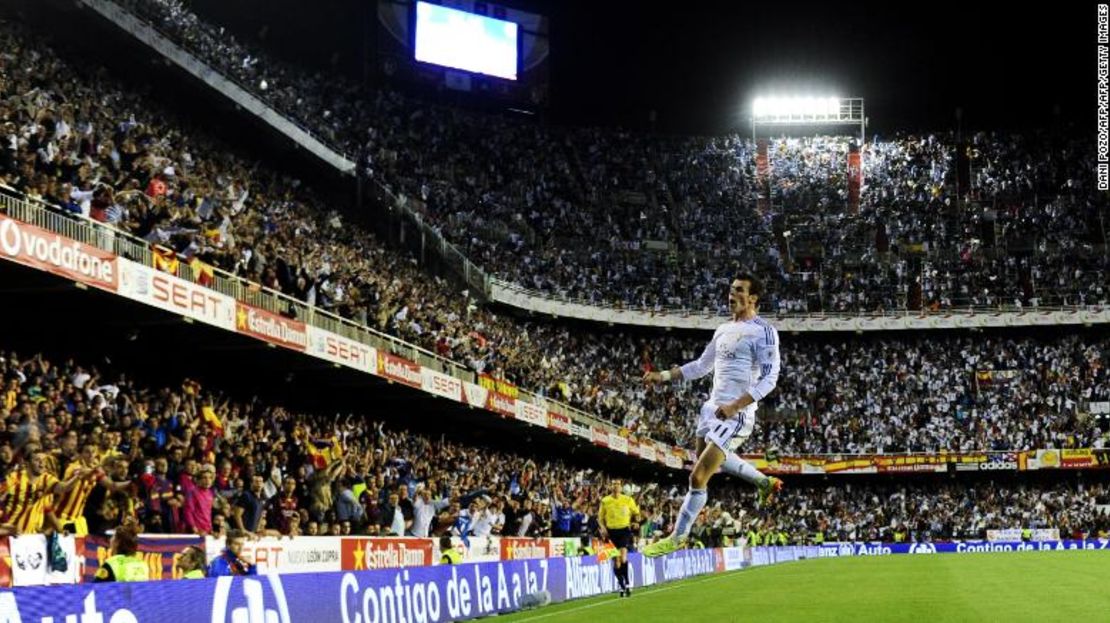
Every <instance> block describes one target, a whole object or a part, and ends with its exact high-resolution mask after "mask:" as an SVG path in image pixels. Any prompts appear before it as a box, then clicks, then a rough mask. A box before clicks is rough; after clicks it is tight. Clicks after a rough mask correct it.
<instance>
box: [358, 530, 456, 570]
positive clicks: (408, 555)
mask: <svg viewBox="0 0 1110 623" xmlns="http://www.w3.org/2000/svg"><path fill="white" fill-rule="evenodd" d="M434 558H435V557H434V548H433V541H432V539H418V538H411V539H405V538H374V539H359V538H346V539H343V543H342V545H341V551H340V559H341V561H342V565H343V570H344V571H362V570H367V569H391V568H397V567H420V566H426V565H432V564H435V562H436V561H435V559H434Z"/></svg>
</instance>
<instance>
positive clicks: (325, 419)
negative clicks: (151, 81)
mask: <svg viewBox="0 0 1110 623" xmlns="http://www.w3.org/2000/svg"><path fill="white" fill-rule="evenodd" d="M0 379H2V380H3V392H2V393H0V400H2V401H0V423H2V424H3V432H0V474H3V479H2V484H0V513H2V514H0V531H3V532H4V533H15V532H19V533H26V532H38V531H42V530H66V531H71V532H78V533H84V532H86V531H87V532H88V533H91V534H102V533H104V532H105V531H107V530H111V529H113V528H114V527H116V526H118V525H120V524H122V523H134V524H135V525H136V526H137V527H139V528H140V529H141V531H143V532H149V533H195V534H211V535H217V536H220V535H224V534H226V533H227V531H228V530H230V529H236V530H244V531H247V532H250V533H252V534H255V535H269V536H296V535H320V534H328V535H347V534H368V535H413V536H442V535H455V536H462V537H468V536H471V535H476V536H489V535H506V536H510V535H519V536H548V535H553V536H579V535H583V534H596V533H597V529H596V517H595V514H596V509H597V507H598V503H599V502H600V498H601V496H602V495H605V494H606V493H607V492H608V491H610V490H611V479H610V477H609V476H607V475H606V474H604V473H602V472H600V471H598V470H595V469H592V468H582V467H579V466H575V465H572V464H571V463H568V462H566V461H563V460H560V459H556V460H543V459H538V458H535V457H526V456H522V455H520V454H514V453H506V452H499V451H496V450H493V449H491V448H479V447H474V446H468V445H465V444H462V443H457V442H454V441H450V440H448V439H446V438H445V437H441V438H440V439H438V440H437V439H433V438H429V437H427V436H423V435H418V434H412V433H409V432H406V431H403V430H389V429H386V428H385V427H384V426H383V425H382V424H381V423H380V422H375V421H373V420H372V419H370V418H369V417H366V416H364V415H358V416H354V415H347V416H339V415H321V414H306V413H293V412H290V411H288V410H286V409H284V408H282V407H281V406H279V405H274V404H269V403H267V402H266V401H265V400H264V399H259V398H257V397H254V398H252V399H250V400H243V399H239V398H236V397H231V396H227V395H225V394H223V393H221V392H220V391H219V390H218V389H214V388H211V387H205V386H202V385H201V384H200V383H199V382H197V381H195V380H191V379H185V380H184V381H183V382H182V383H181V385H180V386H178V387H161V388H154V387H147V386H144V385H143V384H141V382H139V381H137V380H136V379H135V378H134V377H132V376H130V375H128V374H125V373H122V372H117V371H112V370H109V369H107V368H102V367H97V366H89V365H87V364H85V363H80V362H75V361H74V360H72V359H69V360H65V361H64V362H52V361H50V360H48V359H46V358H44V357H43V356H41V355H34V356H31V357H21V356H20V355H19V354H17V353H14V352H4V353H3V354H2V356H0ZM722 479H723V478H722ZM722 484H723V485H724V486H721V487H720V488H719V491H720V493H719V494H718V490H717V489H715V491H714V496H715V497H714V504H712V505H711V506H710V508H709V510H708V511H707V512H706V513H705V514H704V515H703V518H702V521H701V522H700V524H699V526H698V528H696V530H695V536H696V537H697V538H699V539H700V540H702V541H703V542H704V543H706V544H707V545H713V544H719V543H721V542H722V539H725V538H735V537H736V536H740V535H744V534H746V533H747V531H749V530H751V531H754V532H757V533H759V532H762V533H763V534H764V536H766V535H776V538H777V535H778V534H779V532H785V533H787V534H788V535H790V536H789V538H791V539H793V540H804V539H812V538H814V537H815V535H816V534H817V533H821V534H822V535H823V538H825V539H828V540H834V539H864V538H866V539H880V538H881V539H888V540H893V539H894V538H895V536H896V535H895V533H896V532H901V533H903V534H902V536H899V537H897V538H900V539H907V538H912V539H922V540H925V539H930V538H933V539H939V538H956V537H964V538H975V537H981V536H982V535H983V531H984V530H986V529H989V528H1012V527H1034V528H1036V527H1057V528H1060V529H1061V531H1062V532H1063V533H1065V534H1072V533H1073V532H1075V531H1082V532H1085V533H1088V534H1092V535H1094V534H1102V535H1105V532H1106V531H1107V530H1108V529H1110V523H1108V521H1110V518H1108V517H1107V516H1106V515H1105V514H1099V513H1097V512H1096V507H1097V506H1098V505H1104V504H1107V503H1110V499H1108V495H1110V489H1108V488H1107V487H1106V486H1105V484H1099V482H1098V481H1096V482H1095V483H1093V484H1090V485H1088V486H1086V487H1084V488H1078V489H1077V488H1075V487H1074V486H1073V485H1070V484H1061V483H1056V484H1051V485H1048V484H1044V485H1042V484H1017V485H1015V484H1001V483H1000V484H996V483H993V482H986V483H984V482H981V481H979V482H977V483H973V484H963V483H946V484H943V485H937V484H928V483H924V484H922V483H918V484H883V485H866V486H860V485H856V484H853V483H851V482H847V481H844V482H841V483H838V484H837V485H836V486H828V485H826V484H821V485H820V486H815V485H808V484H805V483H804V482H802V481H798V486H797V487H793V486H792V487H793V488H790V489H787V491H786V493H785V494H784V496H783V497H782V498H781V499H780V501H779V502H778V503H777V504H776V505H775V507H774V508H773V509H762V510H759V511H757V510H755V509H754V507H753V493H752V490H751V489H750V488H749V487H745V486H743V485H741V484H739V483H735V482H726V483H722ZM630 485H631V488H632V490H633V491H634V492H635V495H636V497H637V498H638V499H639V501H640V505H641V507H642V508H643V521H642V525H641V535H643V536H644V537H645V538H646V537H651V536H653V535H655V534H656V533H658V532H665V531H667V530H668V529H669V528H670V525H671V522H672V521H673V520H674V517H675V513H677V511H678V507H679V505H680V502H681V497H682V487H680V486H679V485H678V484H659V483H650V484H647V483H630Z"/></svg>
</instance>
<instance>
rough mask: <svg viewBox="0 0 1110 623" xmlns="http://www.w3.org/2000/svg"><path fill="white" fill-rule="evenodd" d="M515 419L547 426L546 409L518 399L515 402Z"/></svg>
mask: <svg viewBox="0 0 1110 623" xmlns="http://www.w3.org/2000/svg"><path fill="white" fill-rule="evenodd" d="M516 419H518V420H524V421H525V422H528V423H529V424H535V425H536V426H544V427H546V426H547V409H544V408H543V407H538V406H536V405H534V404H532V403H530V402H524V401H523V400H518V401H517V402H516Z"/></svg>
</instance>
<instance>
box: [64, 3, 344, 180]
mask: <svg viewBox="0 0 1110 623" xmlns="http://www.w3.org/2000/svg"><path fill="white" fill-rule="evenodd" d="M79 2H81V3H83V4H86V5H88V6H89V7H91V8H93V9H94V10H96V11H98V12H100V14H101V15H103V16H104V17H106V18H108V19H109V20H111V21H112V22H113V23H115V24H116V25H117V26H119V27H120V28H123V29H124V30H127V31H128V32H129V33H131V34H132V35H136V33H134V32H132V31H131V30H130V29H129V28H128V27H127V24H125V23H121V22H120V21H119V20H117V19H113V17H114V16H112V15H111V13H112V12H113V10H114V11H115V12H118V14H119V15H120V16H123V17H129V18H131V19H133V20H135V22H138V23H141V24H142V25H143V26H145V27H147V28H149V29H150V30H152V31H153V32H155V33H156V34H158V35H159V36H160V37H162V38H163V39H165V41H166V43H168V44H169V45H172V46H174V47H175V48H177V49H178V50H179V51H181V52H183V53H184V54H186V55H188V56H189V57H190V58H191V59H193V60H194V61H196V62H197V64H199V65H200V66H201V67H203V68H204V69H205V70H206V72H205V73H212V74H216V75H218V76H219V77H220V78H221V79H223V80H225V81H227V82H229V83H231V84H233V85H235V86H236V87H238V88H239V89H240V90H242V91H243V92H244V93H245V94H246V95H247V96H249V97H251V98H253V99H255V100H256V101H257V102H258V103H259V104H261V105H262V106H264V107H266V108H268V109H270V110H272V111H274V112H275V113H277V115H278V116H279V117H281V119H282V120H283V121H285V122H286V123H288V124H290V125H292V126H294V127H296V128H297V129H298V130H299V131H301V132H303V133H304V134H305V135H307V136H309V137H311V138H312V139H313V140H315V141H317V142H318V143H319V144H320V145H321V146H322V147H323V148H325V149H327V150H329V151H331V152H332V153H334V154H335V155H336V156H337V157H338V158H339V159H341V160H345V161H347V162H350V163H353V165H354V167H353V168H354V170H357V168H358V163H357V162H356V161H355V160H353V159H352V158H351V155H350V154H348V153H347V152H346V150H344V149H343V148H342V147H340V146H339V145H337V144H336V142H335V141H334V140H333V139H330V138H327V137H324V136H321V135H320V134H318V133H317V132H316V131H315V130H313V129H311V128H309V127H307V126H306V125H305V124H304V123H302V122H300V121H298V120H296V119H294V118H292V117H290V115H289V114H288V113H286V112H285V111H284V110H279V109H278V105H277V103H276V102H274V101H273V100H271V99H269V98H266V97H265V96H264V95H261V94H259V92H258V89H257V88H256V87H254V86H251V85H247V84H243V82H242V81H241V80H240V79H239V78H237V77H235V76H233V75H231V74H230V73H228V72H226V71H224V70H223V69H222V68H220V67H216V66H215V65H212V64H210V63H208V62H207V61H206V60H204V59H203V58H201V54H202V53H203V50H199V49H195V48H194V47H192V45H191V44H192V42H191V41H188V40H187V39H182V38H179V37H175V36H174V35H173V34H172V33H169V32H166V31H165V30H163V29H162V28H161V27H160V26H159V25H158V24H156V23H155V22H154V21H152V20H153V18H157V19H162V17H163V16H162V15H158V14H151V15H146V14H143V13H140V12H136V11H135V10H134V9H135V8H136V7H133V6H130V5H125V4H121V3H119V2H115V1H113V0H79ZM140 40H141V38H140ZM155 51H159V50H157V49H156V50H155ZM159 52H160V51H159ZM163 56H165V54H163ZM194 75H198V76H199V75H201V74H198V73H196V72H194ZM294 140H296V139H295V138H294ZM340 170H341V171H342V172H344V173H348V172H350V171H343V170H342V169H340Z"/></svg>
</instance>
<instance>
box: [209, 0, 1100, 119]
mask: <svg viewBox="0 0 1110 623" xmlns="http://www.w3.org/2000/svg"><path fill="white" fill-rule="evenodd" d="M191 4H192V5H193V6H194V7H195V8H196V9H197V10H198V11H199V12H201V14H202V15H206V16H208V17H209V18H212V19H215V21H217V22H219V23H224V24H227V25H229V26H231V27H232V28H233V30H235V31H236V32H237V33H239V34H241V35H243V36H244V37H245V38H248V39H250V38H254V37H256V36H257V34H258V33H259V32H262V31H263V30H262V29H263V27H265V33H266V38H267V45H268V46H269V47H270V48H271V49H274V50H278V52H279V53H281V54H284V55H286V56H287V57H291V58H293V59H296V60H299V61H302V62H309V63H317V64H320V63H321V62H322V59H338V63H337V64H336V65H335V66H337V67H341V68H344V70H345V71H348V72H351V73H358V71H359V70H358V69H357V67H358V66H359V61H358V59H359V58H360V55H359V52H358V49H359V47H358V46H359V43H360V41H361V40H362V39H363V38H364V37H365V29H366V26H365V24H366V23H367V22H368V21H369V20H360V19H357V18H355V17H354V15H355V14H356V13H357V12H358V11H360V10H363V11H367V10H369V11H372V10H373V9H372V7H374V6H375V5H376V3H375V2H374V0H318V2H313V3H311V4H310V6H311V7H312V8H311V10H309V9H307V8H306V6H309V4H308V3H305V2H304V0H236V1H235V2H227V1H226V0H192V2H191ZM503 4H505V5H506V6H514V7H519V8H522V9H526V10H532V11H536V12H540V13H545V14H548V15H550V16H551V18H552V41H551V43H552V65H551V93H552V106H551V110H550V113H551V115H550V118H551V119H552V120H553V121H554V122H556V123H576V124H598V125H606V126H615V125H620V126H624V127H628V128H634V129H648V128H649V127H650V125H649V122H648V119H649V111H651V110H653V109H654V110H656V111H657V126H656V128H657V129H658V130H659V131H661V132H671V133H719V132H724V131H729V130H738V131H748V130H747V128H749V127H750V126H749V125H748V122H747V121H746V119H745V117H744V115H745V114H746V109H747V108H749V107H750V102H751V99H752V98H753V97H754V96H755V95H756V94H757V93H760V94H762V93H764V92H768V91H773V90H776V89H777V90H778V91H779V94H792V93H795V92H800V93H802V94H812V95H838V96H843V97H851V96H859V97H864V98H865V99H866V102H867V108H868V117H870V121H871V125H870V127H869V133H874V132H878V133H886V134H889V133H892V132H895V131H922V130H930V129H937V130H946V129H951V128H954V127H955V123H956V121H955V109H956V107H957V106H959V107H961V108H962V109H963V127H964V129H968V130H976V129H1000V130H1006V129H1028V128H1034V127H1057V128H1061V127H1063V128H1067V127H1070V128H1071V130H1072V131H1073V132H1077V133H1080V134H1086V133H1088V130H1087V128H1091V131H1090V133H1091V134H1093V128H1094V124H1095V27H1096V22H1095V4H1094V3H1089V2H1074V1H1064V2H1048V3H1038V5H1037V6H1038V7H1039V8H1037V9H1035V10H1034V9H1027V8H1024V7H1022V6H1021V5H1018V4H1017V3H1011V4H1008V5H1004V6H1005V8H1003V9H1000V8H988V7H985V6H977V5H975V4H973V3H971V2H966V1H965V2H958V3H943V2H930V3H918V4H914V5H907V4H904V5H903V6H896V5H895V3H881V4H878V3H877V4H874V5H870V4H866V3H859V2H843V3H832V2H829V3H822V4H819V5H814V6H810V5H807V4H803V3H796V2H782V3H763V4H757V3H739V2H727V3H726V2H679V3H673V4H664V3H654V2H651V3H649V2H631V1H626V0H620V1H614V0H607V1H590V2H584V1H558V0H506V1H505V2H503ZM910 6H912V10H907V8H906V7H910ZM360 22H361V23H362V26H360V25H359V24H360ZM360 28H361V30H360Z"/></svg>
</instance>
